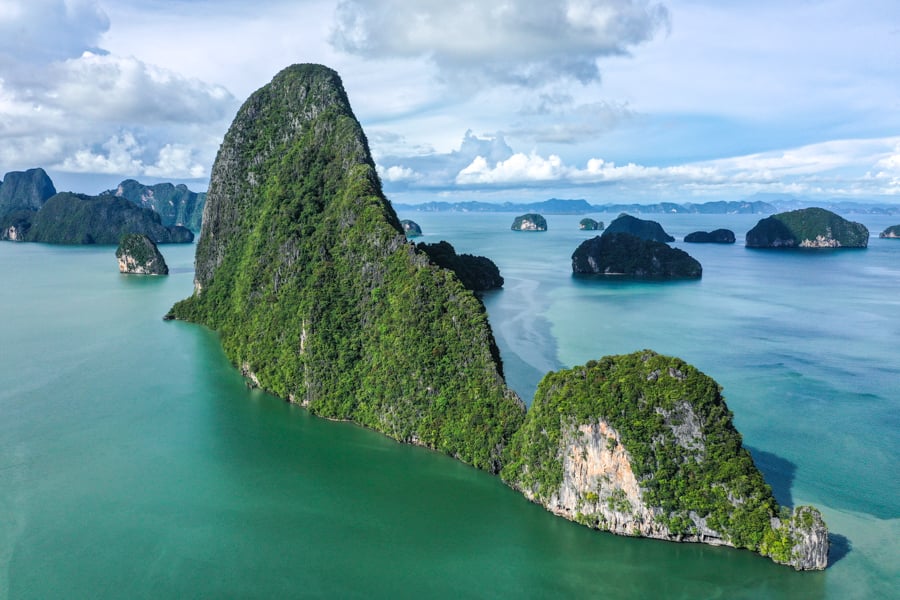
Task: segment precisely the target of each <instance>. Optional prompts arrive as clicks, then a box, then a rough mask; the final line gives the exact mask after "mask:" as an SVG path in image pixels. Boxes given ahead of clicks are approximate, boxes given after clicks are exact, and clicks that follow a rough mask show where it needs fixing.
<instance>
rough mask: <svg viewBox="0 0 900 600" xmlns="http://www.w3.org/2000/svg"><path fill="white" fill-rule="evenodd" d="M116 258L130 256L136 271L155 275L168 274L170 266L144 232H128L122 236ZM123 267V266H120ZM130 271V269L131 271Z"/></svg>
mask: <svg viewBox="0 0 900 600" xmlns="http://www.w3.org/2000/svg"><path fill="white" fill-rule="evenodd" d="M116 258H118V259H120V265H121V261H122V259H128V258H130V259H131V261H133V263H134V267H135V270H134V272H138V273H147V274H153V275H168V274H169V266H168V265H167V264H166V260H165V258H163V255H162V254H161V253H160V252H159V248H157V247H156V244H155V243H153V240H151V239H150V238H148V237H147V236H146V235H144V234H142V233H128V234H125V235H123V236H122V239H121V240H120V241H119V247H118V248H116ZM120 268H121V267H120ZM129 272H130V271H129Z"/></svg>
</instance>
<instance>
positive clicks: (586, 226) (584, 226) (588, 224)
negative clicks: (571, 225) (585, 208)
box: [578, 218, 603, 231]
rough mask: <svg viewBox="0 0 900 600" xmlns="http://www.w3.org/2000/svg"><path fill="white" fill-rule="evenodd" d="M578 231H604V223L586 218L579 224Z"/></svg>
mask: <svg viewBox="0 0 900 600" xmlns="http://www.w3.org/2000/svg"><path fill="white" fill-rule="evenodd" d="M578 229H581V230H582V231H599V230H601V229H603V221H595V220H594V219H590V218H584V219H582V220H581V221H579V222H578Z"/></svg>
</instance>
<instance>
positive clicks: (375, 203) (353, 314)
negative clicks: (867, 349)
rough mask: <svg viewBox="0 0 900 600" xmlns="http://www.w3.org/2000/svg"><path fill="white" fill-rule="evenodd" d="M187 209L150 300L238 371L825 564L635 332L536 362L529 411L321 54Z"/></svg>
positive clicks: (562, 486)
mask: <svg viewBox="0 0 900 600" xmlns="http://www.w3.org/2000/svg"><path fill="white" fill-rule="evenodd" d="M203 223H204V225H203V229H202V231H201V234H200V239H199V241H198V244H197V253H196V260H195V288H194V293H193V295H192V296H190V297H189V298H187V299H185V300H182V301H181V302H179V303H177V304H176V305H175V306H173V307H172V309H171V310H170V312H169V313H168V315H167V318H170V319H172V318H176V319H183V320H188V321H193V322H196V323H201V324H204V325H206V326H208V327H210V328H212V329H214V330H216V331H217V332H218V334H219V336H220V339H221V341H222V345H223V348H224V350H225V353H226V355H227V356H228V357H229V359H230V360H231V361H232V362H233V363H234V364H235V365H236V366H237V367H238V368H240V369H241V371H242V372H243V374H244V375H245V376H246V377H247V378H248V380H249V381H251V382H252V383H253V384H254V385H258V386H260V387H262V388H264V389H266V390H269V391H271V392H273V393H275V394H277V395H279V396H281V397H283V398H286V399H288V400H290V401H292V402H296V403H299V404H301V405H302V406H305V407H306V408H308V409H309V411H310V412H312V413H313V414H316V415H321V416H324V417H328V418H331V419H342V420H350V421H354V422H356V423H359V424H361V425H364V426H366V427H370V428H372V429H374V430H377V431H380V432H382V433H384V434H385V435H388V436H390V437H392V438H394V439H396V440H399V441H402V442H407V443H412V444H418V445H422V446H426V447H428V448H433V449H435V450H437V451H439V452H442V453H445V454H448V455H450V456H453V457H456V458H457V459H459V460H461V461H463V462H466V463H468V464H471V465H473V466H475V467H477V468H480V469H484V470H486V471H489V472H491V473H498V472H500V473H502V474H503V478H504V480H505V481H507V482H508V483H509V485H511V486H513V487H515V488H516V489H519V490H520V491H522V493H524V494H525V495H526V496H527V497H529V498H531V499H533V500H536V501H540V502H542V503H545V505H547V506H548V507H549V506H551V505H555V504H559V506H560V507H563V506H565V507H568V506H570V505H571V507H573V508H572V509H569V508H565V509H564V510H562V509H561V510H560V511H559V514H562V515H563V516H566V517H568V518H573V519H575V520H577V521H579V522H582V523H585V524H587V525H589V526H594V527H598V528H606V529H609V530H611V531H614V532H617V533H626V534H628V535H644V534H645V533H646V534H647V535H652V536H655V537H663V538H664V539H673V540H682V541H688V540H693V541H701V542H709V543H722V544H729V545H733V546H736V547H746V548H750V549H752V550H755V551H757V552H761V553H763V554H766V555H768V556H772V557H773V558H774V559H775V560H777V561H779V562H785V563H788V564H791V565H793V566H794V567H795V568H798V569H807V568H823V567H824V565H825V560H826V559H827V534H826V531H825V528H824V524H823V523H822V521H821V518H820V517H819V515H818V512H816V511H815V510H814V509H804V512H800V513H796V514H795V515H791V514H789V513H788V512H786V511H783V510H782V509H780V508H779V507H778V506H777V505H776V504H775V502H774V500H773V499H772V496H771V492H770V490H769V489H768V487H767V486H766V485H765V482H764V481H763V479H762V475H761V474H760V472H759V471H758V470H757V469H756V467H755V465H754V464H753V461H752V459H751V458H750V455H749V454H748V453H747V451H746V450H745V449H744V448H743V447H742V445H741V441H740V436H739V435H738V434H737V432H736V431H735V430H734V428H733V426H732V424H731V413H730V412H729V411H728V409H727V407H726V406H725V403H724V400H723V399H722V398H721V396H720V395H719V388H718V385H716V384H715V382H714V381H712V380H711V379H709V378H708V377H705V376H702V375H701V374H699V373H697V372H696V370H694V369H693V368H692V367H690V366H689V365H686V364H684V363H683V362H681V361H678V360H677V359H669V358H665V357H657V356H656V355H654V354H652V353H649V352H644V353H641V354H640V355H637V356H636V357H635V358H632V359H628V360H625V359H620V358H616V357H608V358H604V359H601V361H599V362H598V363H596V364H595V365H591V366H587V367H584V368H576V369H573V370H570V371H563V372H560V373H552V374H550V375H548V376H547V377H545V379H544V381H543V382H542V384H541V387H540V389H539V393H538V396H537V398H536V399H535V402H534V408H533V409H532V410H530V411H528V412H527V413H526V411H525V407H524V404H523V403H522V401H521V400H520V399H519V398H518V396H517V395H516V394H515V393H514V392H512V391H511V390H510V389H509V388H508V387H507V386H506V382H505V380H504V376H503V368H502V362H501V360H500V353H499V350H498V348H497V345H496V343H495V340H494V336H493V333H492V331H491V327H490V325H489V323H488V319H487V315H486V312H485V309H484V305H483V304H482V303H481V301H480V300H479V298H478V297H477V296H476V295H475V294H474V293H473V292H472V291H470V290H468V289H466V287H465V285H463V283H462V282H461V280H460V277H459V276H458V275H457V273H456V272H455V271H454V270H452V269H446V268H443V267H441V266H440V265H439V264H436V261H435V260H433V259H432V257H431V254H430V252H431V249H430V248H417V247H416V246H414V245H413V244H411V243H410V242H408V241H407V239H406V236H405V235H404V231H403V227H402V226H401V224H400V221H399V219H398V218H397V215H396V213H395V212H394V209H393V207H392V206H391V204H390V202H388V200H387V198H385V196H384V194H383V192H382V189H381V185H380V181H379V178H378V176H377V174H376V170H375V165H374V162H373V160H372V157H371V154H370V152H369V148H368V143H367V141H366V137H365V135H364V134H363V131H362V128H361V127H360V125H359V122H358V121H357V120H356V118H355V117H354V115H353V112H352V111H351V109H350V104H349V101H348V99H347V96H346V93H345V91H344V88H343V85H342V83H341V80H340V78H339V77H338V75H337V73H335V72H334V71H332V70H330V69H328V68H326V67H323V66H320V65H295V66H292V67H289V68H287V69H285V70H284V71H282V72H281V73H279V74H278V75H276V77H275V78H274V79H273V80H272V81H271V83H269V84H268V85H266V86H264V87H263V88H261V89H260V90H258V91H257V92H255V93H254V94H253V95H251V97H250V98H249V99H248V100H247V101H246V102H245V103H244V105H243V106H242V107H241V109H240V110H239V112H238V114H237V116H236V117H235V119H234V122H233V123H232V125H231V127H230V129H229V130H228V132H227V134H226V136H225V139H224V141H223V143H222V145H221V147H220V149H219V154H218V156H217V158H216V161H215V164H214V165H213V169H212V178H211V183H210V188H209V193H208V196H207V201H206V205H205V207H204V214H203ZM448 246H449V244H448ZM451 248H452V247H451ZM595 439H596V440H597V443H596V444H595V443H594V441H593V440H595ZM603 449H606V450H607V451H609V452H610V453H611V454H612V456H613V457H614V461H613V462H614V463H615V464H621V465H623V468H625V467H624V465H625V464H627V465H629V467H630V469H631V473H632V476H633V477H632V479H631V480H628V481H627V482H626V480H625V479H621V478H618V477H619V476H618V475H617V472H616V471H608V470H607V469H608V463H609V460H607V458H610V457H609V456H607V455H606V454H603V453H602V452H603ZM604 457H606V458H604ZM567 461H575V462H574V463H571V462H567ZM604 461H606V462H604ZM615 461H618V462H615ZM568 465H574V466H573V467H570V466H568ZM567 473H568V474H567ZM567 478H568V479H567ZM575 479H577V480H578V481H575ZM620 479H621V480H620ZM567 481H570V482H571V485H570V483H567ZM582 484H584V486H588V487H584V486H583V485H582ZM567 494H568V495H573V494H574V495H573V496H572V498H569V496H567ZM629 494H630V495H629ZM564 496H565V498H567V499H563V497H564ZM554 498H556V499H557V500H553V499H554ZM602 506H607V507H609V509H610V510H613V511H615V512H617V513H619V516H616V523H617V525H616V526H612V521H613V519H611V518H607V516H606V515H607V513H605V512H603V510H602V508H601V507H602ZM608 514H609V515H610V516H611V515H612V514H613V513H608ZM601 517H602V518H603V519H602V520H601ZM618 523H621V524H622V526H621V527H619V525H618ZM657 534H658V535H657ZM823 536H826V537H823ZM823 544H824V545H823ZM823 552H824V554H823Z"/></svg>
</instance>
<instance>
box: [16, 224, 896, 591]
mask: <svg viewBox="0 0 900 600" xmlns="http://www.w3.org/2000/svg"><path fill="white" fill-rule="evenodd" d="M406 216H412V218H414V219H415V220H416V221H417V222H419V223H420V224H422V226H423V228H424V229H425V230H426V240H428V241H436V240H437V239H448V240H449V241H451V242H453V243H454V244H455V245H456V246H457V249H458V250H460V251H465V252H475V251H478V252H479V253H483V254H487V255H488V256H491V257H492V258H494V259H495V260H496V262H497V263H498V265H499V266H500V268H501V271H502V272H503V275H504V276H505V277H506V278H507V286H506V288H505V290H504V291H501V292H496V293H492V294H489V295H488V296H487V297H486V299H485V301H486V305H487V307H488V310H489V314H490V317H491V321H492V323H493V324H494V326H495V330H496V334H497V338H498V342H499V343H500V345H501V349H502V351H503V355H504V360H505V365H506V370H507V374H508V378H509V380H510V383H511V384H512V385H513V386H514V387H515V388H516V389H517V390H519V391H520V393H521V394H522V395H523V397H526V398H527V399H530V396H531V393H532V391H533V387H534V385H536V382H537V379H538V378H539V377H540V376H541V375H542V374H543V372H545V371H546V370H549V369H552V368H557V367H559V366H562V365H571V364H576V363H579V362H584V361H585V360H587V359H589V358H592V357H596V356H599V355H601V354H605V353H610V352H626V351H631V350H634V349H636V348H640V347H651V348H654V349H656V350H658V351H661V352H666V353H671V354H678V355H680V356H683V357H684V358H685V359H687V360H689V361H691V362H694V363H695V364H697V365H698V366H699V367H700V368H702V369H704V370H705V371H706V372H707V373H709V374H710V375H712V376H713V377H715V378H716V379H717V380H718V381H719V382H720V383H722V384H723V385H724V386H725V394H726V396H727V397H728V399H729V405H730V406H731V407H732V409H733V410H734V412H735V418H736V422H737V424H738V427H739V428H740V429H741V431H742V432H743V433H744V435H745V442H746V443H747V445H748V446H751V447H752V448H753V449H754V451H755V453H756V455H757V459H758V462H759V464H760V466H761V467H762V468H763V470H764V471H765V472H766V475H767V477H768V478H769V479H770V481H773V483H775V488H776V493H777V494H779V497H780V499H781V500H782V501H786V502H794V503H802V502H814V503H816V504H817V505H819V506H820V507H821V508H822V509H823V511H824V513H825V516H826V519H827V521H828V523H829V525H830V527H831V529H832V530H833V532H834V533H835V535H836V536H838V537H836V541H837V542H838V544H837V545H836V552H834V553H833V558H832V560H833V562H834V564H833V565H832V566H831V567H830V568H829V569H828V570H827V571H825V572H824V573H795V572H793V571H792V570H790V569H788V568H785V567H779V566H777V565H774V564H773V563H771V562H769V561H768V560H767V559H762V558H759V557H757V556H755V555H753V554H751V553H749V552H743V551H736V550H731V549H724V548H712V547H708V546H701V545H694V544H672V543H665V542H658V541H650V540H637V539H628V538H621V537H616V536H611V535H608V534H602V533H598V532H594V531H590V530H588V529H585V528H582V527H580V526H578V525H575V524H572V523H568V522H566V521H564V520H562V519H559V518H556V517H553V516H552V515H550V514H549V513H547V512H546V511H544V510H543V509H541V508H540V507H538V506H536V505H532V504H530V503H528V502H527V501H525V500H524V498H523V497H521V496H520V495H518V494H517V493H515V492H513V491H511V490H509V489H507V488H506V487H505V486H503V485H502V483H501V482H500V481H499V480H498V479H496V478H494V477H491V476H489V475H487V474H484V473H481V472H478V471H475V470H474V469H471V468H469V467H466V466H465V465H462V464H460V463H457V462H456V461H453V460H452V459H449V458H447V457H444V456H440V455H437V454H435V453H432V452H429V451H426V450H423V449H420V448H413V447H409V446H403V445H400V444H396V443H394V442H392V441H390V440H388V439H386V438H384V437H382V436H380V435H378V434H375V433H372V432H370V431H366V430H364V429H361V428H359V427H356V426H354V425H351V424H346V423H333V422H328V421H324V420H321V419H317V418H314V417H311V416H309V415H308V413H306V412H305V411H304V410H302V409H299V408H297V407H294V406H291V405H288V404H286V403H285V402H283V401H281V400H279V399H277V398H273V397H271V396H268V395H266V394H263V393H261V392H259V391H254V390H249V389H247V387H246V386H245V385H244V382H243V381H242V379H241V378H240V376H239V374H238V373H237V372H236V371H235V370H234V369H233V368H232V367H231V366H230V365H229V364H228V363H227V361H226V360H225V358H224V356H223V355H222V352H221V350H220V348H219V344H218V340H217V339H216V336H215V334H214V333H211V332H209V331H206V330H204V329H203V328H201V327H198V326H194V325H190V324H186V323H176V322H164V321H162V320H161V318H160V317H161V316H162V314H164V313H165V312H166V310H167V309H168V308H169V306H170V305H171V304H172V303H173V302H174V301H176V300H178V299H180V298H182V297H185V296H187V295H188V294H190V292H191V287H192V263H193V247H190V246H182V247H178V246H164V247H163V248H162V250H163V252H164V254H165V256H166V260H167V262H168V263H169V266H170V269H171V270H172V273H173V274H172V275H170V276H169V277H167V278H139V277H128V276H123V275H120V274H119V273H118V272H117V268H116V262H115V257H114V248H111V247H100V248H72V247H52V246H45V245H37V244H12V243H4V244H0V281H2V284H0V311H2V314H3V315H4V316H5V319H4V326H3V329H2V331H3V342H2V345H0V598H161V597H167V598H200V597H205V598H210V597H259V598H272V597H295V596H320V597H321V596H326V597H364V598H368V597H453V598H455V597H529V598H530V597H534V598H547V597H606V598H655V597H667V598H853V597H860V598H883V597H890V596H891V595H892V594H895V593H896V591H897V589H898V580H900V575H898V567H897V565H898V562H900V560H898V559H900V544H898V541H897V540H898V534H900V526H898V523H900V501H898V479H900V476H898V475H900V474H898V469H897V464H898V462H897V460H898V454H900V449H898V437H897V436H898V420H897V419H898V410H897V409H898V408H900V406H898V401H897V398H896V393H894V392H893V390H895V389H896V381H897V376H898V374H900V364H898V363H900V359H898V357H900V352H898V351H897V350H896V348H895V347H894V346H892V340H896V339H897V336H898V335H900V331H898V321H897V315H900V311H898V310H897V308H898V305H897V302H898V298H900V295H898V293H897V292H898V291H900V261H898V257H900V242H893V241H892V242H893V243H894V245H893V246H891V245H890V243H891V242H887V241H879V240H873V243H872V245H871V246H870V248H869V249H868V250H866V251H862V252H858V253H850V254H846V255H845V254H841V255H840V256H837V258H838V259H839V260H831V262H827V261H828V260H829V259H827V258H825V259H823V258H821V257H816V258H815V260H817V261H818V262H819V263H823V264H822V266H821V271H822V272H823V273H826V274H827V275H828V277H829V281H831V282H832V283H833V284H834V285H830V286H823V285H821V282H820V280H819V279H817V276H816V271H815V270H811V269H810V268H809V263H808V262H804V263H801V264H794V263H793V262H792V261H794V260H798V259H794V258H792V259H791V260H789V261H788V262H786V263H785V262H780V261H779V260H776V259H777V257H775V256H769V255H766V254H765V253H762V254H760V253H759V252H756V253H754V252H750V251H747V250H744V249H743V248H742V247H738V246H735V247H727V248H723V247H718V248H713V247H700V246H697V249H696V251H695V250H694V247H693V246H692V247H690V248H688V249H689V250H690V251H691V252H692V253H693V254H695V255H696V256H697V257H698V258H699V259H700V260H701V262H702V263H703V265H704V268H705V273H704V279H703V280H702V282H699V283H688V284H675V285H673V286H660V285H656V286H644V285H636V286H634V285H633V286H616V287H609V286H602V285H599V286H598V285H596V282H590V281H581V280H574V279H573V278H572V277H571V276H570V275H569V274H568V270H567V269H568V263H567V259H568V255H569V254H571V252H572V250H574V246H575V245H577V242H578V241H579V240H580V239H584V238H586V237H589V235H588V234H587V233H584V232H578V231H575V230H573V229H571V228H570V227H569V226H570V225H574V223H577V220H578V219H577V218H574V217H572V218H564V217H553V218H549V217H548V221H549V222H550V227H551V231H550V232H547V234H521V233H513V232H508V231H506V230H507V229H508V227H509V224H508V223H507V222H506V221H507V220H508V221H509V222H510V223H511V221H512V216H513V215H491V216H489V217H475V218H474V219H473V217H472V216H467V215H419V214H415V215H401V217H406ZM696 218H700V217H696ZM729 218H732V217H729ZM606 220H607V221H608V217H607V218H606ZM569 221H571V223H569ZM754 222H755V221H754ZM664 224H665V225H666V227H667V229H669V230H670V231H671V232H672V233H673V234H674V235H676V236H678V237H681V235H683V233H687V232H688V231H690V230H692V229H687V230H686V231H684V232H681V231H679V229H678V227H679V226H680V224H676V223H672V224H669V223H664ZM887 224H891V223H887ZM689 225H691V224H690V223H687V222H685V223H684V227H688V226H689ZM701 225H705V224H704V223H701ZM751 225H752V223H751ZM867 225H869V226H870V228H871V229H872V230H873V231H880V230H881V229H875V225H872V224H869V223H867ZM554 226H556V227H554ZM725 226H727V224H726V225H725ZM696 228H701V227H696ZM706 228H712V227H706ZM747 228H749V227H747ZM881 228H882V229H883V227H881ZM734 229H735V231H736V232H738V230H739V227H737V226H735V227H734ZM743 231H746V229H742V230H741V231H740V232H739V235H740V233H742V232H743ZM529 235H531V236H543V237H530V238H528V237H527V236H529ZM879 242H880V243H879ZM683 247H686V246H683ZM701 254H702V256H701ZM831 256H832V257H834V254H832V255H831ZM560 263H562V264H560ZM737 267H739V271H740V272H739V273H736V272H735V270H736V268H737ZM798 278H800V279H801V283H802V286H798V285H797V283H798ZM773 287H775V288H777V293H775V294H774V295H773V293H772V289H771V288H773ZM797 287H801V288H802V289H801V290H797V289H796V288H797ZM792 288H793V291H792ZM807 296H808V297H807ZM810 298H811V299H810ZM847 313H850V314H849V316H848V314H847ZM836 317H841V318H840V319H839V320H838V321H836V322H832V321H833V319H835V318H836Z"/></svg>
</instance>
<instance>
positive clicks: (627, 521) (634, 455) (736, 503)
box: [502, 351, 828, 569]
mask: <svg viewBox="0 0 900 600" xmlns="http://www.w3.org/2000/svg"><path fill="white" fill-rule="evenodd" d="M505 458H506V463H507V464H506V465H505V466H504V469H503V471H502V476H503V478H504V479H505V480H506V481H507V482H508V483H509V484H510V485H512V486H513V487H514V488H516V489H519V490H520V491H522V493H523V494H525V496H526V497H528V498H529V499H531V500H532V501H534V502H537V503H539V504H542V505H543V506H544V507H546V508H547V509H548V510H550V511H552V512H553V513H555V514H558V515H560V516H563V517H566V518H568V519H571V520H574V521H577V522H579V523H581V524H584V525H587V526H589V527H593V528H596V529H601V530H607V531H610V532H612V533H616V534H619V535H629V536H642V537H650V538H656V539H663V540H671V541H683V542H702V543H706V544H713V545H726V546H732V547H736V548H748V549H751V550H754V551H757V552H759V553H761V554H763V555H766V556H770V557H772V558H773V560H775V561H776V562H780V563H783V564H789V565H791V566H793V567H794V568H796V569H821V568H824V566H825V564H826V563H827V556H828V544H827V530H826V529H825V526H824V523H823V522H822V520H821V517H820V516H819V515H818V512H817V511H815V509H809V510H808V511H805V512H802V513H801V514H800V515H799V516H798V515H797V514H796V513H795V516H794V518H790V515H789V514H786V513H785V511H784V510H782V509H779V507H778V506H777V504H776V503H775V500H774V498H773V497H772V492H771V489H770V488H769V486H767V485H766V484H765V482H764V480H763V478H762V474H761V473H760V472H759V471H758V470H757V468H756V466H755V465H754V464H753V460H752V457H751V456H750V454H749V452H747V450H746V449H744V448H743V447H742V446H741V439H740V435H739V434H738V433H737V431H736V430H735V429H734V427H733V425H732V423H731V414H730V412H729V411H728V409H727V407H726V406H725V404H724V400H723V398H722V397H721V395H720V393H719V387H718V385H717V384H716V383H715V382H714V381H713V380H711V379H710V378H708V377H706V376H705V375H703V374H702V373H700V372H699V371H697V370H696V369H694V368H693V367H691V366H690V365H687V364H685V363H683V362H682V361H679V360H678V359H672V358H669V357H664V356H660V355H657V354H655V353H653V352H650V351H643V352H638V353H634V354H631V355H623V356H614V357H604V358H603V359H601V360H600V361H591V362H589V363H588V364H587V365H585V366H583V367H575V368H573V369H571V370H568V371H560V372H556V373H550V374H548V375H547V376H546V377H545V378H544V380H542V381H541V383H540V385H539V386H538V391H537V394H536V396H535V401H534V403H533V404H532V406H531V409H530V410H529V411H528V414H527V415H526V420H525V423H524V424H523V426H522V428H521V429H520V430H519V431H518V432H517V433H516V434H515V436H513V439H512V441H511V443H510V445H509V447H508V449H507V452H506V455H505ZM782 521H784V523H782Z"/></svg>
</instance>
